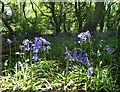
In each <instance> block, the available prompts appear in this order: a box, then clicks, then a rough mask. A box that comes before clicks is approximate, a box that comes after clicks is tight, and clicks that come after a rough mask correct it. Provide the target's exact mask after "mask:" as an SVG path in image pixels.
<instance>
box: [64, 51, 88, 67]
mask: <svg viewBox="0 0 120 92" xmlns="http://www.w3.org/2000/svg"><path fill="white" fill-rule="evenodd" d="M65 55H66V57H65V59H68V60H69V61H78V62H81V63H82V64H84V65H90V62H89V59H88V56H87V53H84V52H82V51H80V52H77V50H74V51H73V53H72V55H71V54H70V52H69V51H68V50H67V51H66V52H65Z"/></svg>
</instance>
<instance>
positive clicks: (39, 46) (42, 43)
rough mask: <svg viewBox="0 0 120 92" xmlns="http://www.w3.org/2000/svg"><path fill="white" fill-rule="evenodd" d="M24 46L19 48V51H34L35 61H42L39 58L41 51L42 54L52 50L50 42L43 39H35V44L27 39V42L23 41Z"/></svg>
mask: <svg viewBox="0 0 120 92" xmlns="http://www.w3.org/2000/svg"><path fill="white" fill-rule="evenodd" d="M22 44H23V45H20V46H19V49H20V50H25V51H27V52H29V51H30V50H32V53H33V58H32V59H33V60H34V61H38V60H40V58H39V57H38V52H39V51H41V52H45V51H47V52H48V50H50V49H51V47H50V42H48V41H47V40H45V39H44V38H42V37H35V38H34V41H33V42H32V41H30V40H28V39H25V40H23V42H22ZM16 54H20V55H21V53H18V52H17V53H16Z"/></svg>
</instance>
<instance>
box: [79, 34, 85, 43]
mask: <svg viewBox="0 0 120 92" xmlns="http://www.w3.org/2000/svg"><path fill="white" fill-rule="evenodd" d="M78 38H79V41H78V43H80V44H81V43H82V42H83V41H86V39H87V38H86V36H85V33H84V32H83V33H80V34H79V35H78Z"/></svg>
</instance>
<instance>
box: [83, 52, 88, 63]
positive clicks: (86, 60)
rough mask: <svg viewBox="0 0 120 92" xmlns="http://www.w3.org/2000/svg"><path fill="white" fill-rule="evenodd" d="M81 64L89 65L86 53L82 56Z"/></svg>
mask: <svg viewBox="0 0 120 92" xmlns="http://www.w3.org/2000/svg"><path fill="white" fill-rule="evenodd" d="M82 63H83V64H89V60H88V56H87V53H84V54H83V58H82Z"/></svg>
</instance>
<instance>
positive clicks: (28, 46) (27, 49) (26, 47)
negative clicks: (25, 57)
mask: <svg viewBox="0 0 120 92" xmlns="http://www.w3.org/2000/svg"><path fill="white" fill-rule="evenodd" d="M22 43H23V44H24V45H25V50H26V51H29V50H30V44H29V43H30V41H29V40H28V39H25V40H24V41H23V42H22Z"/></svg>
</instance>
